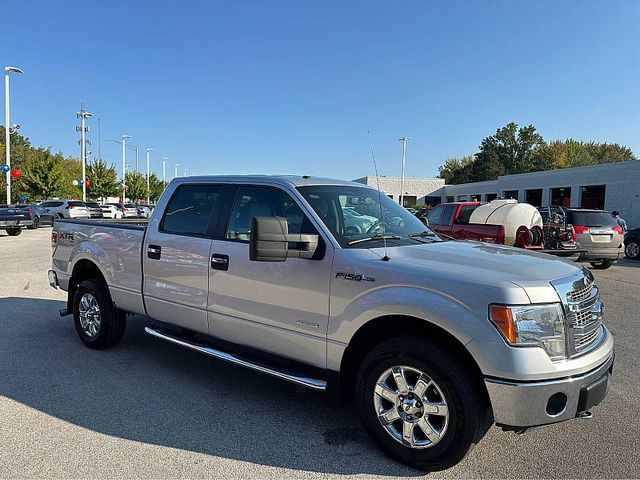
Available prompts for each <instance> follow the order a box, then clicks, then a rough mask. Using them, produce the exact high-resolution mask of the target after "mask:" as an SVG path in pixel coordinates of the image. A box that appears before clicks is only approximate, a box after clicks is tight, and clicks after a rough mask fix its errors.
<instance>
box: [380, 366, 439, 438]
mask: <svg viewBox="0 0 640 480" xmlns="http://www.w3.org/2000/svg"><path fill="white" fill-rule="evenodd" d="M373 403H374V406H375V409H376V414H377V416H378V421H379V422H380V425H382V428H384V430H385V431H386V432H387V433H388V434H389V435H390V436H391V438H393V439H394V440H395V441H397V442H398V443H401V444H402V445H404V446H405V447H409V448H430V447H433V446H434V445H436V444H437V443H439V442H440V440H442V438H443V437H444V435H445V433H446V431H447V427H448V425H449V408H448V406H447V402H446V399H445V396H444V394H443V393H442V390H441V389H440V387H439V386H438V384H436V382H434V381H433V379H432V378H431V377H429V376H428V375H427V374H426V373H424V372H422V371H420V370H419V369H417V368H414V367H408V366H396V367H392V368H389V369H387V370H385V371H384V372H383V373H382V375H380V377H379V378H378V381H377V382H376V385H375V389H374V393H373Z"/></svg>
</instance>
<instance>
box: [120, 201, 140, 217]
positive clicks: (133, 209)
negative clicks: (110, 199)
mask: <svg viewBox="0 0 640 480" xmlns="http://www.w3.org/2000/svg"><path fill="white" fill-rule="evenodd" d="M122 212H123V213H124V218H138V207H137V206H136V205H135V204H133V203H125V204H124V205H122Z"/></svg>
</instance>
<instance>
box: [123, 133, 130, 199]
mask: <svg viewBox="0 0 640 480" xmlns="http://www.w3.org/2000/svg"><path fill="white" fill-rule="evenodd" d="M127 138H131V135H122V203H127V180H126V178H127Z"/></svg>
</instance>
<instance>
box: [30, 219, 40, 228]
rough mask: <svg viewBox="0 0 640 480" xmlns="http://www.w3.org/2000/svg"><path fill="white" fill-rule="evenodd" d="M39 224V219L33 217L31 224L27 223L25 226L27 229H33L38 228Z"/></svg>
mask: <svg viewBox="0 0 640 480" xmlns="http://www.w3.org/2000/svg"><path fill="white" fill-rule="evenodd" d="M39 226H40V219H39V218H38V217H35V218H34V219H33V224H32V225H29V226H28V227H27V228H28V229H29V230H35V229H36V228H38V227H39Z"/></svg>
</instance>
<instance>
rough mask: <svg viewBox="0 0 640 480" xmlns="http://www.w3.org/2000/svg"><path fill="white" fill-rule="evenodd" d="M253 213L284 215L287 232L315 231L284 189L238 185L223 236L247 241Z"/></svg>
mask: <svg viewBox="0 0 640 480" xmlns="http://www.w3.org/2000/svg"><path fill="white" fill-rule="evenodd" d="M254 217H282V218H286V219H287V223H288V225H289V232H288V233H290V234H297V233H315V229H314V228H313V227H312V226H311V224H310V223H309V221H308V220H307V218H306V216H305V215H304V213H303V212H302V210H301V209H300V207H299V206H298V205H297V204H296V203H295V202H294V201H293V199H292V198H291V197H290V196H289V195H288V194H287V193H286V192H283V191H282V190H277V189H275V188H269V187H240V188H239V189H238V193H237V195H236V199H235V202H234V205H233V209H232V210H231V215H230V217H229V223H228V225H227V229H226V232H225V238H226V239H228V240H239V241H244V242H248V241H249V237H250V235H251V221H252V220H253V218H254Z"/></svg>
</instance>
